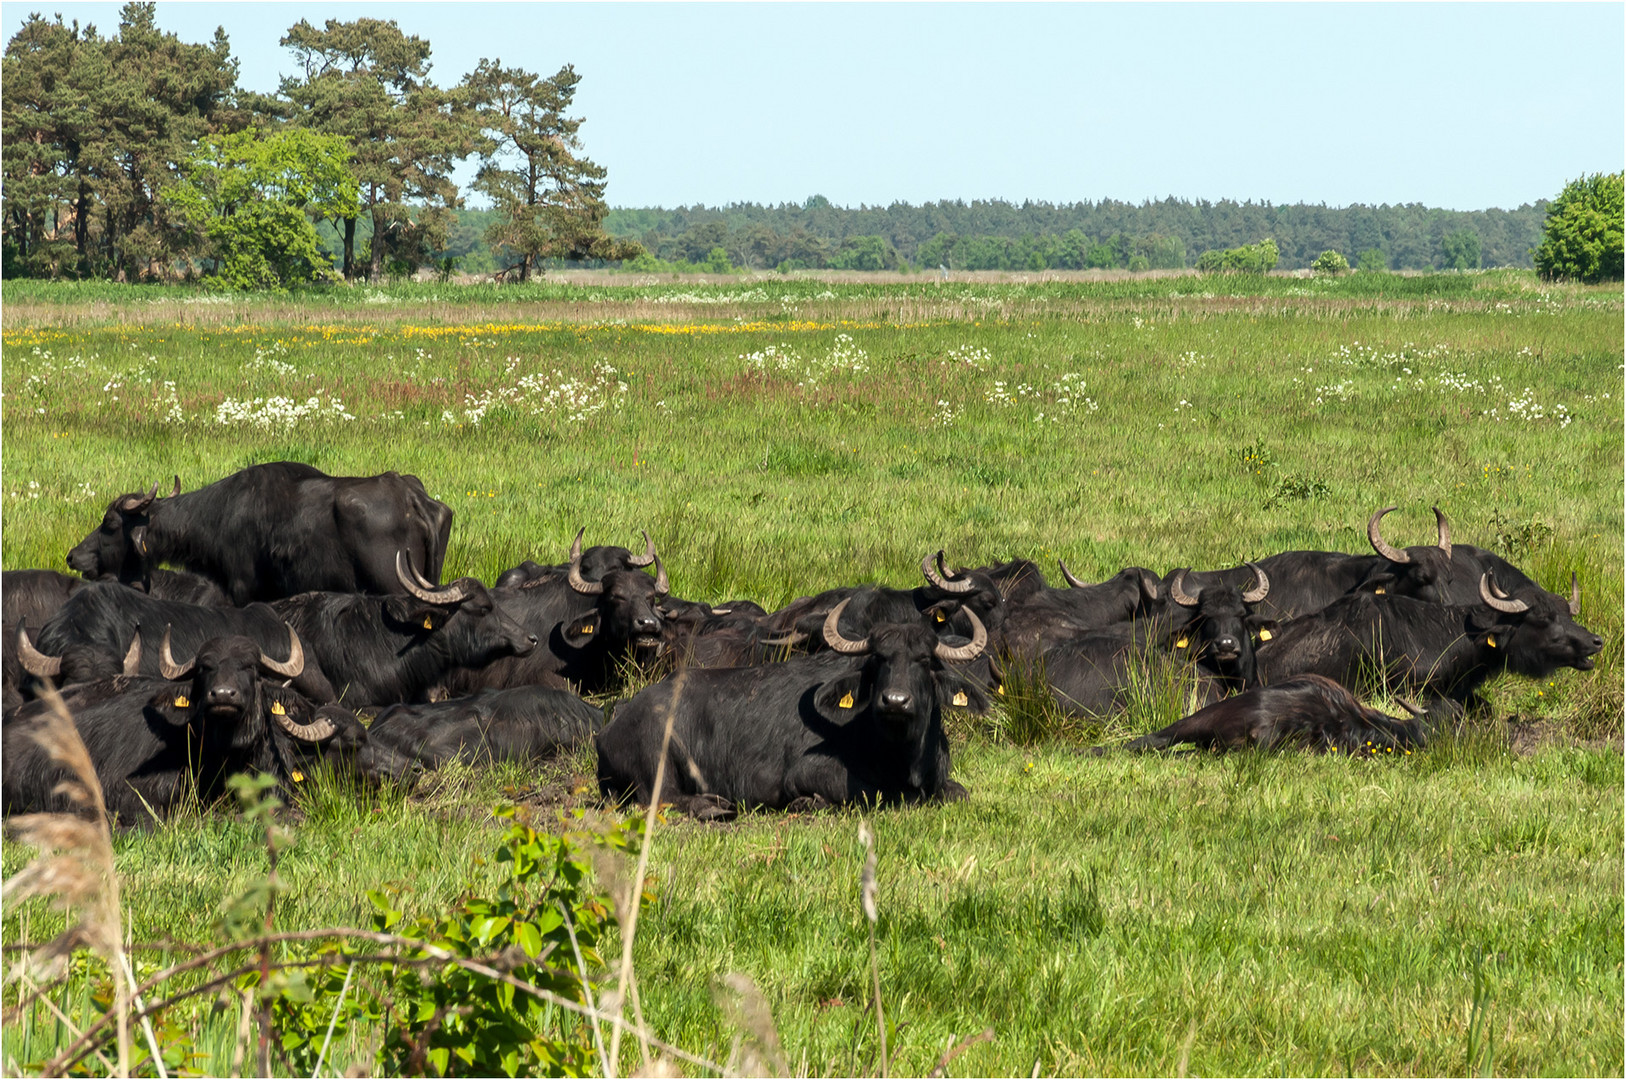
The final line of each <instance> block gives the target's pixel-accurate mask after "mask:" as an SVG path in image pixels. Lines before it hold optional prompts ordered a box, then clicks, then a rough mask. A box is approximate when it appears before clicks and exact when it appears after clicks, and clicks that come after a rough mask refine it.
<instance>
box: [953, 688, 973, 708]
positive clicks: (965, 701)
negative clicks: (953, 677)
mask: <svg viewBox="0 0 1626 1080" xmlns="http://www.w3.org/2000/svg"><path fill="white" fill-rule="evenodd" d="M954 704H956V705H969V704H971V699H970V698H968V697H966V696H965V691H964V690H961V691H960V692H959V693H958V694H955V695H954Z"/></svg>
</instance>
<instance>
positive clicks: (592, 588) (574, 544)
mask: <svg viewBox="0 0 1626 1080" xmlns="http://www.w3.org/2000/svg"><path fill="white" fill-rule="evenodd" d="M586 531H587V526H585V525H583V526H582V527H581V528H579V529H577V530H576V539H574V540H572V541H571V542H570V587H571V588H572V589H575V590H576V591H577V592H579V593H582V594H583V595H586V596H597V595H598V594H599V593H601V592H603V591H604V582H602V581H588V580H587V579H586V578H584V577H582V534H583V533H585V532H586Z"/></svg>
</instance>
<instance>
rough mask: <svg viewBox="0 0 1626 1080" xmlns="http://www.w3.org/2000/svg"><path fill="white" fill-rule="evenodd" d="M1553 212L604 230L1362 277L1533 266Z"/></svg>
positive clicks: (773, 221)
mask: <svg viewBox="0 0 1626 1080" xmlns="http://www.w3.org/2000/svg"><path fill="white" fill-rule="evenodd" d="M1546 207H1547V203H1546V201H1545V200H1538V201H1537V202H1535V203H1529V204H1526V205H1524V206H1521V207H1519V208H1518V209H1517V210H1476V211H1453V210H1440V209H1434V208H1430V207H1425V206H1422V205H1420V204H1416V203H1410V204H1402V205H1394V206H1391V205H1387V204H1385V205H1382V206H1363V205H1355V206H1347V207H1329V206H1324V205H1310V204H1304V203H1294V204H1289V205H1282V206H1276V205H1272V204H1270V203H1266V202H1257V203H1256V202H1240V203H1239V202H1236V201H1234V200H1230V199H1222V200H1220V201H1218V202H1209V201H1207V200H1186V199H1176V198H1172V197H1171V198H1167V199H1163V200H1161V201H1148V202H1143V203H1141V204H1139V205H1135V204H1133V203H1127V202H1120V201H1117V200H1114V199H1104V200H1102V201H1100V202H1077V203H1060V204H1057V203H1048V202H1023V203H1020V204H1018V203H1010V202H1004V201H1000V200H988V201H980V200H979V201H972V202H963V201H959V200H954V201H944V202H932V203H924V204H922V205H919V206H915V205H911V204H909V203H901V202H900V203H893V204H891V205H890V206H884V207H883V206H860V207H858V208H856V209H846V208H842V207H838V206H834V205H832V204H831V203H830V201H829V200H828V199H825V198H823V197H821V196H814V197H812V198H810V199H808V200H807V201H806V202H804V203H801V204H800V205H798V204H795V203H781V204H779V205H776V206H763V205H758V204H755V203H735V204H732V205H729V206H723V207H715V208H714V207H704V206H694V207H678V208H676V209H672V210H666V209H659V208H642V209H616V210H612V211H611V212H610V215H609V217H608V218H607V219H606V220H605V228H606V229H607V230H608V231H609V232H610V233H611V234H613V235H615V236H619V237H622V238H625V239H629V240H636V241H638V242H639V243H640V244H642V245H643V247H644V248H645V249H646V251H647V252H648V257H649V258H651V259H655V260H664V261H667V262H673V263H676V262H682V261H686V262H688V263H692V264H700V263H704V262H706V261H707V260H708V259H710V258H711V257H712V252H714V251H715V250H716V249H718V248H721V249H722V251H723V252H724V253H725V254H726V256H727V258H728V260H729V262H730V263H731V264H733V265H735V266H740V267H750V268H775V267H784V268H787V269H796V268H800V267H813V266H824V267H843V268H850V269H889V270H890V269H898V268H900V267H902V266H905V265H907V266H911V267H914V268H917V269H919V268H924V269H932V270H935V269H937V268H938V267H939V266H943V267H947V268H948V269H951V270H1043V269H1065V270H1086V269H1095V268H1101V269H1107V268H1120V269H1126V270H1156V269H1178V268H1180V267H1188V266H1199V265H1203V258H1204V255H1205V254H1208V253H1213V254H1214V257H1219V256H1221V255H1222V254H1223V252H1225V251H1227V250H1232V249H1236V248H1239V247H1244V246H1247V245H1252V244H1258V243H1260V242H1262V241H1263V240H1264V239H1266V238H1269V239H1270V240H1272V241H1273V242H1274V244H1275V247H1276V249H1277V250H1278V252H1279V253H1280V260H1279V263H1278V264H1277V265H1279V266H1280V267H1281V268H1282V269H1299V268H1303V267H1308V266H1310V265H1312V264H1313V263H1314V262H1315V260H1316V259H1317V258H1318V257H1319V256H1320V255H1321V254H1322V253H1323V252H1325V251H1328V250H1334V251H1338V252H1341V253H1343V254H1344V255H1346V256H1347V257H1348V259H1349V261H1350V262H1351V263H1358V264H1359V265H1360V266H1362V267H1363V268H1365V269H1391V270H1425V269H1453V268H1455V269H1472V268H1475V267H1479V266H1520V267H1529V266H1530V265H1531V249H1532V248H1534V247H1535V246H1536V245H1537V244H1538V243H1539V241H1540V240H1541V236H1542V221H1543V218H1544V217H1545V214H1546ZM714 261H715V260H714ZM1208 261H1209V262H1213V261H1214V260H1213V258H1210V259H1209V260H1208Z"/></svg>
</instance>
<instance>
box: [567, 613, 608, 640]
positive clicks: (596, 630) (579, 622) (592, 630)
mask: <svg viewBox="0 0 1626 1080" xmlns="http://www.w3.org/2000/svg"><path fill="white" fill-rule="evenodd" d="M603 623H604V620H603V618H602V617H600V615H599V613H598V609H597V608H594V609H593V610H592V611H589V612H588V613H587V614H585V615H578V616H576V617H575V618H574V619H571V620H570V621H569V622H567V623H565V625H564V628H563V630H562V631H561V632H562V634H563V635H564V639H565V644H566V645H569V646H570V647H571V648H572V649H584V648H586V647H587V646H588V645H589V644H590V643H591V642H592V640H593V639H594V638H596V637H598V636H599V635H600V634H602V633H603V632H604V626H603Z"/></svg>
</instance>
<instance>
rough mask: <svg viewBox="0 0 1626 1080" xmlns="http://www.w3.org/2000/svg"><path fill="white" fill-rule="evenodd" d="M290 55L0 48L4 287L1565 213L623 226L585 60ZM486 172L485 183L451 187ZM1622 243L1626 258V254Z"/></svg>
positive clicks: (126, 15) (395, 38) (627, 219)
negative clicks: (591, 124) (585, 147)
mask: <svg viewBox="0 0 1626 1080" xmlns="http://www.w3.org/2000/svg"><path fill="white" fill-rule="evenodd" d="M280 43H281V45H282V46H283V47H285V48H287V49H288V50H289V51H290V54H291V56H292V58H293V60H294V62H295V66H296V73H295V74H294V75H291V76H285V77H284V78H283V79H282V80H281V84H280V86H279V87H278V90H277V92H276V93H274V94H261V93H257V92H254V91H249V90H245V89H243V88H241V87H239V86H238V85H237V75H238V64H237V61H236V59H235V58H234V57H233V56H232V53H231V48H230V44H229V43H228V41H227V39H226V35H225V33H224V32H223V31H221V30H216V32H215V35H214V38H213V40H212V41H210V42H208V43H205V44H193V43H187V42H183V41H181V40H180V39H179V38H178V37H177V36H176V35H175V34H173V33H164V32H161V31H160V30H158V28H157V26H156V24H155V20H154V5H153V4H151V3H129V4H126V5H125V7H124V8H123V9H122V11H121V13H120V19H119V26H118V28H117V30H116V32H115V33H113V34H112V35H111V36H103V35H102V34H101V33H99V32H98V31H97V29H96V27H94V26H85V27H81V26H80V25H79V24H78V23H77V22H74V23H71V24H65V23H64V22H63V20H62V19H61V17H60V16H58V17H56V18H55V19H46V18H43V17H42V16H40V15H37V14H36V15H31V16H30V17H29V18H28V20H27V21H26V22H25V23H24V25H23V27H22V29H20V30H19V31H18V32H17V33H16V34H15V35H14V36H13V37H12V38H11V39H10V40H9V41H8V42H7V44H6V48H5V53H4V56H3V58H0V80H3V82H4V85H5V94H4V96H3V97H0V173H3V180H4V186H3V188H0V257H3V266H0V273H3V274H4V275H5V276H7V277H19V276H35V277H68V278H82V277H109V278H114V279H116V280H124V281H135V280H173V279H176V278H189V277H195V276H201V275H205V274H208V275H214V276H217V277H218V278H220V279H221V280H224V281H225V282H226V283H228V284H230V285H233V286H235V287H239V288H258V287H265V286H282V285H288V284H292V283H295V282H300V281H313V280H315V281H320V280H327V279H333V278H337V277H342V278H344V279H346V280H357V279H362V278H366V279H374V280H376V279H378V278H380V277H382V276H384V275H390V274H395V275H398V274H403V273H409V272H411V271H413V270H416V269H418V268H420V267H424V266H437V267H438V268H440V269H441V270H442V271H443V272H449V271H450V270H452V269H454V268H460V269H463V270H469V271H476V272H482V273H492V274H496V275H499V276H502V277H504V278H511V279H515V280H525V279H527V278H529V277H530V276H531V275H532V273H533V272H535V271H536V270H537V269H538V268H539V267H542V266H556V265H593V266H605V265H620V266H623V267H626V268H628V269H633V270H642V271H664V270H708V271H714V272H726V271H731V270H736V269H779V270H787V271H788V270H795V269H841V270H898V269H905V268H911V269H927V270H935V269H937V268H938V267H943V268H947V269H952V270H1045V269H1066V270H1084V269H1093V268H1101V269H1109V268H1119V269H1126V270H1157V269H1179V268H1183V267H1196V268H1198V269H1222V270H1239V269H1240V270H1251V271H1254V272H1258V271H1259V270H1262V269H1270V268H1272V267H1277V266H1279V267H1281V268H1283V269H1299V268H1303V267H1309V266H1312V265H1314V264H1315V263H1316V261H1317V260H1318V259H1321V258H1323V257H1324V256H1326V254H1327V253H1328V252H1333V253H1336V254H1337V257H1338V258H1339V259H1343V260H1344V261H1345V262H1346V263H1347V264H1352V265H1355V266H1358V267H1359V268H1360V269H1363V270H1381V269H1393V270H1410V269H1417V270H1421V269H1448V268H1455V269H1472V268H1475V267H1479V266H1519V267H1529V266H1531V265H1532V250H1533V249H1535V248H1536V247H1537V246H1538V244H1539V243H1541V242H1542V237H1543V219H1544V217H1546V216H1547V211H1548V203H1547V202H1546V201H1545V200H1538V201H1537V202H1535V203H1530V204H1526V205H1523V206H1520V207H1519V208H1518V209H1516V210H1499V209H1491V210H1479V211H1450V210H1441V209H1436V208H1430V207H1425V206H1422V205H1420V204H1415V203H1411V204H1402V205H1388V204H1385V205H1382V206H1365V205H1354V206H1347V207H1328V206H1325V205H1310V204H1303V203H1295V204H1289V205H1281V206H1277V205H1273V204H1271V203H1268V202H1258V203H1256V202H1251V201H1250V202H1240V203H1239V202H1236V201H1234V200H1230V199H1222V200H1219V201H1217V202H1209V201H1206V200H1185V199H1176V198H1173V197H1170V198H1167V199H1163V200H1160V201H1147V202H1143V203H1140V204H1139V205H1136V204H1132V203H1127V202H1121V201H1117V200H1112V199H1106V200H1102V201H1100V202H1075V203H1048V202H1032V201H1029V202H1023V203H1020V204H1017V203H1010V202H1005V201H1001V200H975V201H971V202H964V201H959V200H954V201H942V202H931V203H924V204H922V205H919V206H915V205H911V204H909V203H901V202H900V203H893V204H891V205H889V206H884V207H883V206H859V207H857V208H848V207H839V206H836V205H834V204H832V203H831V202H830V201H829V200H828V199H826V198H824V197H822V196H818V195H815V196H813V197H811V198H809V199H807V200H806V201H805V202H802V203H800V204H797V203H781V204H778V205H773V206H768V205H759V204H756V203H735V204H731V205H728V206H723V207H705V206H693V207H682V206H680V207H677V208H675V209H664V208H659V207H646V208H626V209H616V210H611V209H610V208H609V207H608V206H607V205H606V203H605V201H604V193H605V181H606V174H605V170H604V169H603V168H602V167H600V166H598V165H596V164H594V163H593V162H592V161H591V160H590V159H589V158H587V157H586V156H585V154H584V153H583V152H582V145H581V140H580V137H579V129H580V127H581V124H582V120H581V118H580V117H573V116H571V115H569V112H570V108H571V103H572V100H573V97H574V94H575V91H576V87H577V85H578V83H579V82H580V76H578V75H577V74H576V72H575V71H574V69H573V68H571V67H570V66H569V65H566V66H565V67H562V68H560V69H559V71H557V72H555V73H554V74H552V75H548V76H542V75H538V74H536V73H533V72H529V71H525V70H523V69H520V68H514V67H504V66H503V65H502V63H501V61H500V60H487V59H483V60H481V61H480V63H479V65H478V66H477V67H476V69H475V70H474V71H473V72H472V73H470V74H469V75H468V76H467V77H465V78H464V79H463V80H462V81H461V82H459V83H458V84H456V85H455V86H449V87H441V86H437V85H436V84H435V83H434V82H433V81H432V80H431V79H430V78H429V74H428V73H429V66H430V65H429V56H430V45H429V42H428V41H427V40H425V39H423V38H420V37H417V36H414V35H408V34H404V33H402V32H401V30H400V29H399V27H397V25H396V24H395V23H394V22H393V21H389V20H380V19H371V18H362V19H357V20H355V21H353V22H341V21H338V20H332V19H330V20H328V21H327V22H326V23H325V24H324V25H323V26H322V27H320V28H318V27H315V26H313V25H311V24H310V23H309V22H307V21H305V20H300V21H299V22H298V23H296V24H294V25H293V26H291V27H289V29H288V31H287V33H286V34H285V35H284V36H283V37H282V39H281V41H280ZM467 160H473V161H475V162H476V163H477V171H476V173H475V178H474V180H473V182H472V184H471V186H470V190H469V191H468V192H464V191H460V190H459V188H458V185H457V184H456V183H455V182H454V181H453V179H452V172H453V169H454V168H455V167H456V166H457V165H458V164H459V163H460V162H463V161H467ZM1610 190H1614V189H1610ZM467 197H473V198H474V199H475V200H476V201H479V202H482V203H484V204H485V205H484V207H482V208H479V209H474V208H470V207H469V206H467V205H466V202H465V199H466V198H467ZM1567 197H1568V196H1567V195H1566V198H1567ZM1616 201H1617V202H1618V199H1617V200H1616ZM1561 202H1562V201H1561ZM1561 202H1560V203H1555V204H1554V206H1555V207H1559V206H1560V205H1561ZM1562 205H1569V204H1562ZM1576 205H1579V204H1576ZM1565 213H1566V214H1567V215H1568V217H1567V218H1566V220H1568V221H1571V222H1578V223H1579V224H1576V225H1573V226H1567V227H1572V230H1573V228H1580V229H1582V232H1585V229H1586V228H1589V227H1590V226H1587V225H1586V222H1589V221H1591V220H1592V218H1590V217H1586V216H1585V215H1583V214H1581V212H1580V211H1579V210H1575V211H1571V210H1566V211H1565ZM1587 213H1588V214H1590V213H1592V212H1591V211H1587ZM1611 213H1613V211H1611V212H1609V213H1605V214H1604V217H1605V218H1609V219H1610V220H1613V218H1612V217H1610V214H1611ZM1578 215H1579V216H1578ZM1594 216H1596V215H1594ZM1614 216H1615V217H1618V214H1614ZM1616 228H1617V231H1618V226H1617V227H1616ZM1576 235H1581V234H1580V233H1577V234H1576ZM1581 243H1582V242H1581V241H1580V240H1576V241H1575V242H1574V243H1573V244H1572V245H1571V246H1572V247H1574V248H1575V250H1578V251H1579V250H1582V247H1577V246H1576V245H1579V244H1581ZM1586 243H1593V242H1592V241H1586ZM1267 245H1268V246H1267ZM1594 246H1596V245H1595V244H1594ZM1605 248H1607V250H1605V251H1604V262H1605V263H1607V264H1608V265H1613V262H1611V261H1610V260H1612V259H1614V258H1615V256H1613V255H1612V254H1611V253H1612V252H1613V251H1615V250H1617V249H1618V245H1615V246H1614V247H1609V246H1608V245H1605ZM1585 250H1586V251H1591V248H1586V249H1585ZM1600 250H1604V249H1600ZM1589 257H1590V256H1589ZM1594 261H1596V259H1594ZM1325 265H1332V263H1328V264H1325ZM1542 270H1543V273H1547V272H1548V270H1547V268H1546V265H1545V264H1543V266H1542Z"/></svg>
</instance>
